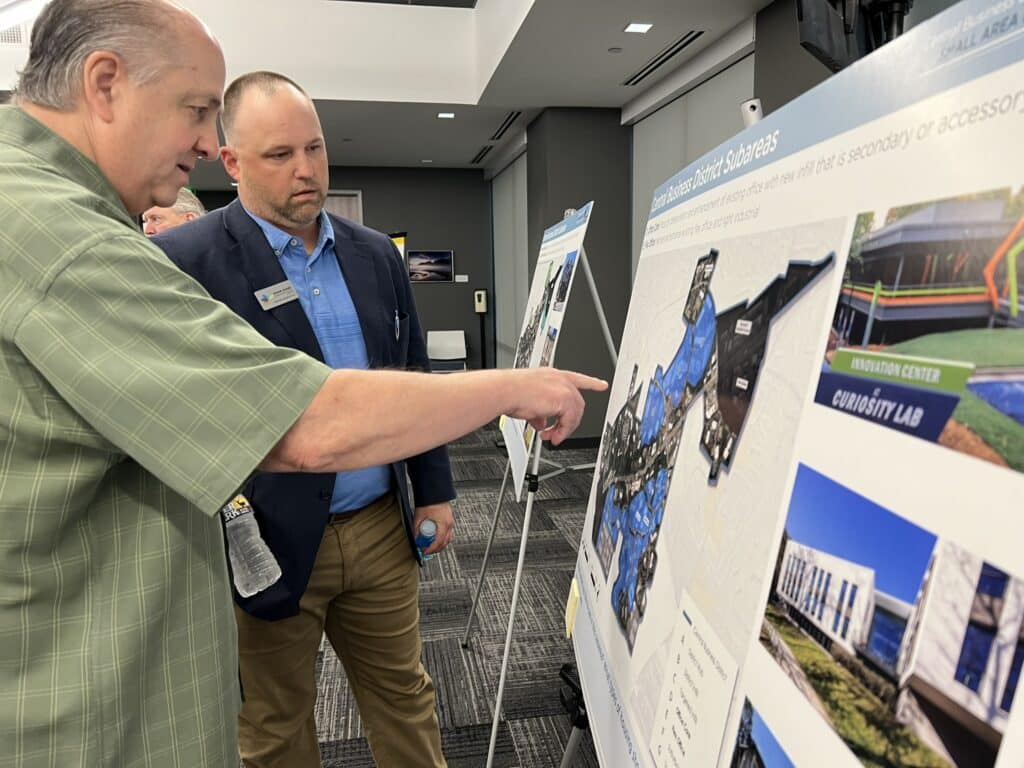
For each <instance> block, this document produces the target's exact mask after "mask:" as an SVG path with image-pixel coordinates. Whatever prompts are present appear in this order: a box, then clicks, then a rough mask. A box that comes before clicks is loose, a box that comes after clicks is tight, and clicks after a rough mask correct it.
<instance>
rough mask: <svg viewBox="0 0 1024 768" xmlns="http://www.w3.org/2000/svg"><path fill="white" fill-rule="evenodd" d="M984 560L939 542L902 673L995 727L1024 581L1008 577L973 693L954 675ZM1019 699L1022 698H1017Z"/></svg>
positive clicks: (1001, 716)
mask: <svg viewBox="0 0 1024 768" xmlns="http://www.w3.org/2000/svg"><path fill="white" fill-rule="evenodd" d="M981 566H982V560H981V558H980V557H976V556H975V555H973V554H971V553H970V552H968V551H967V550H965V549H962V548H961V547H959V546H957V545H956V544H953V543H952V542H950V541H941V542H940V543H939V545H938V548H937V555H936V559H935V563H934V566H933V568H932V571H931V574H930V579H929V583H928V585H927V590H926V591H927V597H926V602H925V604H924V605H923V606H922V616H921V623H920V627H919V628H918V632H917V635H916V637H915V638H914V647H913V649H912V650H911V654H912V655H911V658H910V664H909V667H908V668H907V670H906V671H905V673H904V674H905V675H906V676H907V677H911V678H913V677H918V678H920V679H922V680H924V681H925V682H927V683H928V684H929V685H931V686H932V687H933V688H935V689H936V690H938V691H939V692H940V693H941V694H942V695H943V696H945V697H946V698H948V699H949V700H950V701H953V702H955V703H956V704H958V705H960V706H961V707H963V708H964V709H966V710H967V711H968V712H970V713H971V714H972V715H974V716H975V717H977V718H978V719H979V720H981V721H983V722H986V723H988V724H989V725H990V726H992V727H993V728H995V729H996V730H997V731H1000V732H1003V731H1005V729H1006V721H1007V715H1006V713H1005V712H1003V711H1002V710H1001V709H1000V708H999V703H1000V701H1001V700H1002V697H1003V690H1004V689H1005V687H1006V679H1007V677H1008V675H1009V671H1010V662H1011V661H1012V660H1013V653H1014V651H1015V650H1016V647H1017V636H1018V634H1019V632H1020V627H1021V620H1022V618H1024V582H1022V581H1021V580H1020V579H1015V578H1011V579H1010V582H1009V584H1008V585H1007V588H1006V593H1005V595H1004V596H1003V599H1004V603H1003V611H1002V614H1001V617H1000V624H999V629H998V630H997V632H996V638H995V640H994V642H993V643H992V651H991V654H990V655H989V659H988V666H987V667H986V668H985V675H984V677H982V679H981V683H980V684H979V686H978V691H977V693H975V692H974V691H972V690H971V689H970V688H968V687H967V686H966V685H963V684H961V683H959V682H957V680H956V679H955V677H954V675H955V674H956V667H957V663H958V661H959V660H960V651H961V649H962V648H963V642H964V634H965V632H966V631H967V622H968V621H969V619H970V614H971V606H972V605H973V604H974V595H975V592H976V591H977V588H978V576H979V575H980V574H981ZM1017 699H1018V701H1017V703H1018V704H1019V700H1020V697H1019V696H1018V697H1017Z"/></svg>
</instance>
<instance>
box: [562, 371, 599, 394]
mask: <svg viewBox="0 0 1024 768" xmlns="http://www.w3.org/2000/svg"><path fill="white" fill-rule="evenodd" d="M562 373H564V374H565V375H566V376H568V377H569V383H571V384H572V385H573V386H574V387H576V389H585V390H589V391H591V392H604V391H605V390H606V389H608V382H607V381H605V380H604V379H598V378H595V377H593V376H587V375H586V374H585V373H577V372H576V371H562Z"/></svg>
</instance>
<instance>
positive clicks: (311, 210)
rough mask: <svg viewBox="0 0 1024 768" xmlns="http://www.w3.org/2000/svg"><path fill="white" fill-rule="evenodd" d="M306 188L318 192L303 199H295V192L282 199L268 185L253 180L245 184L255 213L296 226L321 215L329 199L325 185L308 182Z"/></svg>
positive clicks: (284, 224) (268, 219)
mask: <svg viewBox="0 0 1024 768" xmlns="http://www.w3.org/2000/svg"><path fill="white" fill-rule="evenodd" d="M304 188H305V189H312V190H315V192H316V194H315V195H314V196H313V197H310V198H307V199H303V200H297V199H295V197H294V196H293V194H289V195H288V196H287V197H285V198H284V199H281V198H280V197H278V196H277V195H275V194H272V193H271V192H270V190H268V189H267V188H266V187H263V186H262V185H259V184H253V183H252V181H251V180H250V181H248V183H247V184H245V189H246V192H247V193H248V194H247V197H248V201H249V204H250V205H252V206H253V210H252V212H253V213H255V214H256V215H257V216H260V217H262V218H264V219H266V220H267V221H269V222H270V223H272V224H276V225H277V226H286V227H295V228H300V227H306V226H309V225H310V224H312V223H313V222H314V221H315V220H316V218H317V217H318V216H319V215H320V211H321V210H322V209H323V207H324V202H325V201H326V200H327V193H326V192H325V191H324V186H321V185H320V184H308V183H307V185H306V186H305V187H304Z"/></svg>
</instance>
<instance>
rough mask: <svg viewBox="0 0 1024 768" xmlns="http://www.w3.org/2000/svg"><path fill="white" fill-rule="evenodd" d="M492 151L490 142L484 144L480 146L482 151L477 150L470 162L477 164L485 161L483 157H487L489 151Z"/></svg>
mask: <svg viewBox="0 0 1024 768" xmlns="http://www.w3.org/2000/svg"><path fill="white" fill-rule="evenodd" d="M490 151H491V145H490V144H484V145H483V146H482V147H480V151H479V152H477V153H476V154H475V155H474V156H473V159H472V160H470V161H469V162H470V164H471V165H477V164H479V163H481V162H483V159H484V158H485V157H487V153H488V152H490Z"/></svg>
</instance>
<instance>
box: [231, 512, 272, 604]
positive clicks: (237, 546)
mask: <svg viewBox="0 0 1024 768" xmlns="http://www.w3.org/2000/svg"><path fill="white" fill-rule="evenodd" d="M220 513H221V517H223V518H224V533H225V535H226V536H227V539H228V560H229V561H230V562H231V575H232V578H233V579H234V582H235V589H237V590H238V594H240V595H241V596H242V597H252V596H253V595H255V594H257V593H258V592H262V591H263V590H265V589H266V588H267V587H269V586H270V585H271V584H274V583H275V582H276V581H277V580H278V579H280V578H281V566H280V565H279V564H278V562H277V558H276V557H274V553H273V552H271V551H270V547H268V546H267V542H265V541H264V540H263V537H262V536H261V535H260V527H259V524H258V523H257V522H256V515H254V514H253V511H252V505H251V504H249V500H248V499H246V498H245V496H243V495H241V494H239V495H238V496H235V498H233V499H232V500H231V501H229V502H228V503H227V504H225V505H224V507H223V508H222V509H221V511H220Z"/></svg>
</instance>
